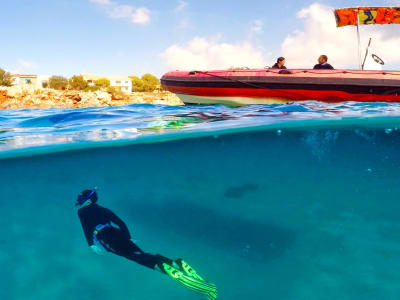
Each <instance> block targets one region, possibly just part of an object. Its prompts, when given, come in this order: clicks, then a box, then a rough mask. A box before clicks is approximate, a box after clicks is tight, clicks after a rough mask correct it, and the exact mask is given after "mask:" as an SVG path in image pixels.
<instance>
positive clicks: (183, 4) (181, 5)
mask: <svg viewBox="0 0 400 300" xmlns="http://www.w3.org/2000/svg"><path fill="white" fill-rule="evenodd" d="M187 6H188V3H187V2H186V1H184V0H179V1H178V5H177V6H176V7H175V11H176V12H181V11H184V10H185V9H186V7H187Z"/></svg>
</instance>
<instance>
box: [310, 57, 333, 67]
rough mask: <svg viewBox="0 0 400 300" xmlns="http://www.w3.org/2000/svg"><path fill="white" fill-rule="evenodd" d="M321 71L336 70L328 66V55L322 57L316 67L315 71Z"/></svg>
mask: <svg viewBox="0 0 400 300" xmlns="http://www.w3.org/2000/svg"><path fill="white" fill-rule="evenodd" d="M321 69H327V70H333V69H334V68H333V67H332V66H331V65H330V64H328V56H326V55H321V56H320V57H318V64H316V65H315V66H314V70H321Z"/></svg>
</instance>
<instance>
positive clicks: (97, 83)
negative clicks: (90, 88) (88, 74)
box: [94, 77, 111, 88]
mask: <svg viewBox="0 0 400 300" xmlns="http://www.w3.org/2000/svg"><path fill="white" fill-rule="evenodd" d="M110 84H111V82H110V80H108V79H107V78H105V77H102V78H99V79H97V80H95V82H94V85H95V86H97V87H99V88H107V87H109V86H110Z"/></svg>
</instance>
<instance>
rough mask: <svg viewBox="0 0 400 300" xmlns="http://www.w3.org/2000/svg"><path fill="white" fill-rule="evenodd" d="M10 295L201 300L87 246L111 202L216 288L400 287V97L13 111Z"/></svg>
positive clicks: (293, 298)
mask: <svg viewBox="0 0 400 300" xmlns="http://www.w3.org/2000/svg"><path fill="white" fill-rule="evenodd" d="M0 120H1V122H0V170H1V172H0V182H1V188H0V199H1V201H0V211H1V218H0V223H1V227H0V231H1V235H0V266H1V271H0V286H1V289H0V299H1V300H27V299H29V300H36V299H37V300H39V299H40V300H54V299H57V300H64V299H79V300H84V299H85V300H86V299H90V300H92V299H96V300H154V299H163V300H177V299H185V300H196V299H207V298H206V296H204V295H202V294H200V293H196V292H195V291H193V290H190V289H187V288H185V287H184V286H182V285H181V284H178V283H177V282H175V280H174V279H173V278H170V277H168V276H166V275H165V274H162V273H161V272H158V271H155V270H152V269H150V268H146V267H144V266H141V265H139V264H137V263H135V262H133V261H130V260H128V259H126V258H123V257H121V256H117V255H112V254H111V253H106V254H105V255H96V254H94V253H93V251H91V249H90V248H89V247H88V243H87V241H86V239H85V235H84V232H83V230H82V226H81V223H80V219H79V218H78V214H77V208H76V207H75V203H76V201H77V197H78V195H79V194H80V193H81V192H82V191H83V190H92V189H93V188H94V187H97V190H96V192H97V195H98V203H97V204H99V205H101V206H104V207H106V208H108V209H110V210H112V211H113V212H114V213H115V214H116V215H118V217H120V218H121V219H122V220H123V221H124V222H125V223H126V225H127V226H128V228H129V230H130V232H131V235H132V239H133V240H134V242H135V243H136V244H137V245H138V246H139V247H140V248H141V249H143V251H145V252H149V253H153V254H160V255H163V256H166V257H168V258H172V259H176V258H183V259H184V260H185V261H186V262H188V263H189V264H190V266H192V267H193V268H194V269H195V270H196V271H197V272H198V274H200V275H201V276H202V277H203V278H204V279H205V280H206V281H207V282H211V283H214V284H215V285H216V287H217V289H218V298H217V299H227V300H236V299H240V300H243V299H281V300H309V299H324V300H331V299H332V300H333V299H335V300H337V299H341V300H350V299H386V300H397V299H399V298H400V285H399V283H398V278H399V276H400V259H399V257H400V219H399V210H400V197H399V196H400V151H399V149H400V130H399V128H400V104H387V103H374V104H372V103H364V104H360V103H350V102H349V103H342V104H334V105H333V104H322V103H318V102H313V101H309V102H303V103H301V104H291V105H256V106H249V107H239V108H232V107H225V106H185V107H165V106H154V105H131V106H124V107H108V108H88V109H78V110H68V109H67V110H61V109H46V110H5V111H2V112H1V113H0Z"/></svg>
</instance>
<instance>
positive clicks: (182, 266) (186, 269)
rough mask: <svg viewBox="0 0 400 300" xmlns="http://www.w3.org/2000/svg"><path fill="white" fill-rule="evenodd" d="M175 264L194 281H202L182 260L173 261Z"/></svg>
mask: <svg viewBox="0 0 400 300" xmlns="http://www.w3.org/2000/svg"><path fill="white" fill-rule="evenodd" d="M175 263H176V264H177V265H178V266H179V268H180V269H181V270H182V271H183V272H184V273H185V274H186V275H188V276H190V277H192V278H194V279H197V280H201V281H204V279H203V278H202V277H201V276H200V275H199V274H197V272H196V271H195V270H194V269H193V268H192V267H191V266H189V264H188V263H187V262H185V261H184V260H183V259H181V258H178V259H177V260H175Z"/></svg>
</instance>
